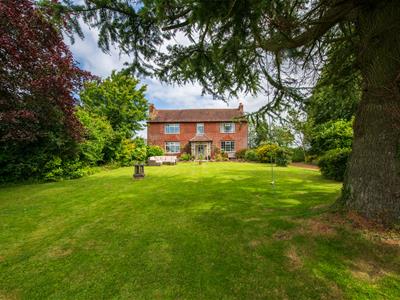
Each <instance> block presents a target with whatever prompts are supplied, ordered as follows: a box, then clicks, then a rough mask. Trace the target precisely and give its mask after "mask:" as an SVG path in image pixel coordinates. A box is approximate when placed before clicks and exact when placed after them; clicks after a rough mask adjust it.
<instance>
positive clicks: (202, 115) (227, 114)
mask: <svg viewBox="0 0 400 300" xmlns="http://www.w3.org/2000/svg"><path fill="white" fill-rule="evenodd" d="M150 116H151V117H150V119H149V120H148V122H150V123H164V122H224V121H226V122H229V121H233V120H234V119H236V118H240V117H243V116H244V114H243V111H241V110H240V109H237V108H226V109H154V111H153V113H150Z"/></svg>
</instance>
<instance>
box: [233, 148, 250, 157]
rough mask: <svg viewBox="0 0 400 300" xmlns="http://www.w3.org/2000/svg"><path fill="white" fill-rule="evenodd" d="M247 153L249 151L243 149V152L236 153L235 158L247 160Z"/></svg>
mask: <svg viewBox="0 0 400 300" xmlns="http://www.w3.org/2000/svg"><path fill="white" fill-rule="evenodd" d="M246 151H247V149H241V150H238V151H236V153H235V157H236V158H237V159H245V156H246Z"/></svg>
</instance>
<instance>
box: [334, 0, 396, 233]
mask: <svg viewBox="0 0 400 300" xmlns="http://www.w3.org/2000/svg"><path fill="white" fill-rule="evenodd" d="M374 2H375V4H374ZM357 31H358V37H359V45H360V46H359V49H358V57H357V60H358V63H359V66H360V69H361V74H362V77H363V92H362V99H361V102H360V104H359V108H358V111H357V113H356V118H355V122H354V142H353V151H352V155H351V157H350V160H349V164H348V166H347V172H346V176H345V182H344V186H343V191H342V197H341V199H340V200H339V201H340V202H341V204H343V205H344V206H345V207H346V208H347V209H350V210H355V211H357V212H358V213H360V214H361V215H364V216H365V217H367V218H370V219H374V220H377V221H379V222H381V223H384V224H386V225H393V224H396V223H400V1H398V0H392V1H371V5H370V6H366V7H364V8H363V9H360V11H359V15H358V20H357Z"/></svg>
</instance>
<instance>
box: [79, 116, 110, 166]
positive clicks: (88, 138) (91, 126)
mask: <svg viewBox="0 0 400 300" xmlns="http://www.w3.org/2000/svg"><path fill="white" fill-rule="evenodd" d="M76 115H77V117H78V119H79V121H80V122H81V123H82V125H83V126H84V141H83V142H82V143H80V145H79V146H80V153H81V154H80V156H81V161H83V162H86V163H88V164H90V165H97V164H101V163H105V162H106V161H105V158H104V153H105V152H107V150H106V148H108V147H109V144H110V142H111V141H112V140H113V139H114V131H113V129H112V127H111V125H110V123H109V122H108V120H107V119H106V118H104V117H100V116H97V115H95V114H91V113H89V112H88V111H86V110H84V109H82V108H80V109H78V110H77V112H76Z"/></svg>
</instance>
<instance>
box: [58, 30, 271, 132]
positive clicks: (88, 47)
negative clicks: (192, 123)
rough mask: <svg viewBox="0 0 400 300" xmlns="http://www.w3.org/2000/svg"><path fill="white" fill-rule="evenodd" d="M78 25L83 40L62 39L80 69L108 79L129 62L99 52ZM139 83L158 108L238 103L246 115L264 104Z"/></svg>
mask: <svg viewBox="0 0 400 300" xmlns="http://www.w3.org/2000/svg"><path fill="white" fill-rule="evenodd" d="M81 25H82V30H83V33H84V35H85V38H84V39H83V40H81V39H80V38H78V37H76V39H75V43H73V44H71V43H70V41H69V39H68V38H66V40H65V41H66V43H67V44H69V45H70V49H71V51H72V53H73V55H74V57H75V60H76V61H77V62H78V63H79V65H80V67H81V68H82V69H84V70H87V71H90V72H91V73H92V74H94V75H97V76H100V77H103V78H104V77H107V76H109V75H110V74H111V71H112V70H120V69H122V68H123V64H124V62H126V61H129V57H127V56H121V55H120V54H119V51H118V49H117V48H114V49H111V50H110V53H104V52H102V51H101V50H100V49H99V48H98V46H97V41H98V31H97V29H94V28H89V27H88V26H87V25H86V24H84V23H81ZM141 82H142V83H143V84H146V85H147V92H146V98H147V100H148V101H149V102H150V103H153V104H154V105H155V106H156V108H159V109H183V108H236V107H238V106H239V103H240V102H241V103H243V105H244V110H245V111H246V112H253V111H256V110H257V109H258V108H260V107H261V106H262V104H263V103H265V99H264V98H263V97H262V96H260V97H252V96H245V95H244V96H242V97H240V98H239V99H233V100H231V101H229V103H225V102H223V101H221V100H214V99H213V98H212V97H211V96H209V95H204V96H202V95H201V87H200V86H199V85H189V84H188V85H184V86H177V85H169V84H165V83H162V82H160V81H158V80H156V79H153V78H141ZM139 135H140V136H142V137H146V130H142V131H141V132H139Z"/></svg>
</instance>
